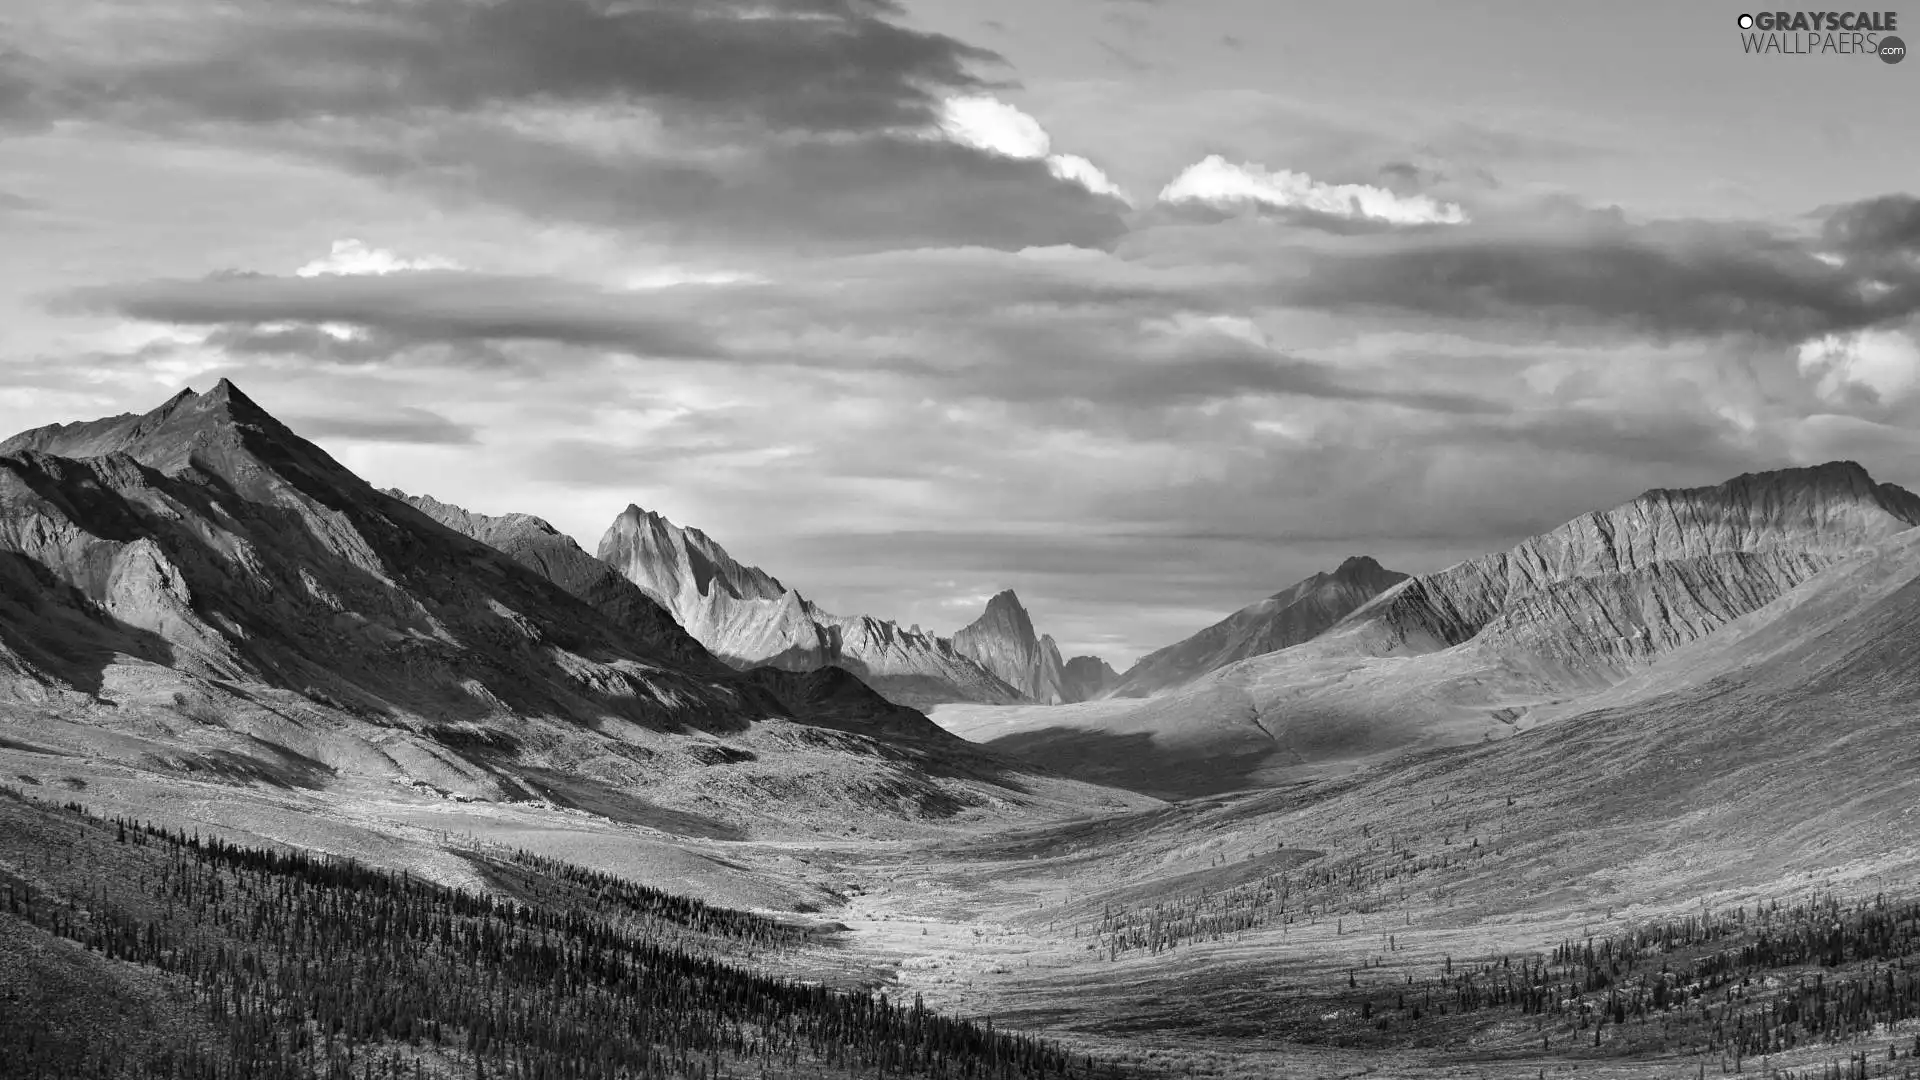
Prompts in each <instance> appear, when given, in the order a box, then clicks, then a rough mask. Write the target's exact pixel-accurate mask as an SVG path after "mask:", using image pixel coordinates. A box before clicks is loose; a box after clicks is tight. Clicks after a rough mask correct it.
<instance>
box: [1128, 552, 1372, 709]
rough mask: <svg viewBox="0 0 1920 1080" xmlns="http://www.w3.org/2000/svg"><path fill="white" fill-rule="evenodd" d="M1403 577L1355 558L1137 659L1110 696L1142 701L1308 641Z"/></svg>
mask: <svg viewBox="0 0 1920 1080" xmlns="http://www.w3.org/2000/svg"><path fill="white" fill-rule="evenodd" d="M1406 577H1407V575H1405V574H1402V573H1400V572H1399V571H1397V570H1388V569H1386V568H1385V567H1383V566H1381V565H1380V564H1379V563H1377V562H1375V561H1374V560H1373V559H1372V558H1371V557H1369V556H1366V555H1356V556H1354V557H1352V558H1349V559H1347V560H1346V561H1345V562H1343V563H1341V564H1340V565H1339V567H1337V568H1336V569H1335V570H1334V571H1333V572H1332V573H1330V574H1329V573H1319V574H1315V575H1313V576H1312V577H1309V578H1306V579H1304V580H1301V581H1297V582H1295V583H1294V584H1292V585H1289V586H1288V587H1287V588H1285V589H1282V590H1281V591H1279V592H1277V593H1274V594H1273V595H1272V596H1270V597H1268V598H1266V599H1265V600H1261V601H1259V602H1258V603H1254V604H1249V605H1247V606H1246V607H1243V608H1241V609H1240V610H1239V611H1236V612H1234V613H1233V614H1232V615H1229V616H1227V617H1226V618H1225V619H1222V620H1220V621H1219V622H1217V623H1214V624H1213V625H1212V626H1209V627H1207V628H1206V629H1205V630H1202V631H1200V632H1199V633H1197V634H1195V635H1193V636H1192V637H1190V638H1187V639H1186V640H1185V641H1181V642H1178V643H1176V644H1173V645H1169V646H1167V647H1166V648H1164V649H1159V650H1157V651H1155V652H1151V653H1148V654H1147V655H1146V656H1143V657H1141V658H1140V661H1139V662H1138V663H1136V664H1134V665H1133V666H1132V667H1131V668H1128V669H1127V672H1126V674H1125V675H1123V676H1121V677H1120V680H1119V684H1118V685H1117V686H1115V687H1114V688H1113V690H1112V696H1114V697H1146V696H1148V695H1150V694H1154V693H1157V692H1159V691H1161V690H1165V689H1167V688H1169V687H1174V686H1183V685H1185V684H1187V683H1190V682H1192V681H1193V680H1195V679H1197V678H1199V677H1200V676H1202V675H1205V674H1207V673H1208V672H1210V671H1217V670H1219V669H1220V668H1223V667H1226V666H1227V665H1228V664H1231V663H1234V662H1235V661H1239V660H1245V659H1247V658H1248V657H1250V656H1260V655H1263V654H1265V653H1270V652H1275V651H1277V650H1280V649H1285V648H1288V647H1289V646H1293V645H1298V644H1300V643H1301V642H1303V641H1309V640H1311V639H1313V638H1315V637H1317V636H1319V635H1320V634H1321V633H1322V632H1324V631H1325V630H1327V629H1328V628H1329V627H1331V626H1333V625H1334V624H1335V623H1337V622H1339V621H1340V620H1341V619H1343V618H1345V617H1346V616H1347V615H1348V613H1350V612H1352V611H1353V610H1354V609H1355V608H1357V607H1359V606H1360V605H1361V604H1364V603H1366V602H1367V601H1368V600H1371V599H1373V597H1375V596H1376V595H1378V594H1379V593H1381V592H1383V591H1385V590H1386V589H1388V588H1391V587H1392V586H1394V585H1396V584H1398V583H1399V582H1401V581H1404V580H1405V579H1406Z"/></svg>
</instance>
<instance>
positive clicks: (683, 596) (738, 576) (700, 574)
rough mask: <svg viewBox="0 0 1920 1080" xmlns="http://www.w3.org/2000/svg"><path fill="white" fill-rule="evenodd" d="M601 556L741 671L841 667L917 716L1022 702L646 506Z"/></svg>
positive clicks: (983, 672)
mask: <svg viewBox="0 0 1920 1080" xmlns="http://www.w3.org/2000/svg"><path fill="white" fill-rule="evenodd" d="M599 557H600V559H601V560H602V561H603V562H605V563H606V564H607V565H609V566H611V567H613V568H614V569H615V570H616V571H618V572H619V573H620V574H621V575H622V576H623V577H625V578H626V579H627V580H628V581H630V582H632V583H633V584H634V585H636V586H638V587H639V588H640V589H641V590H643V591H644V592H646V593H647V594H648V595H649V596H652V597H654V598H655V599H657V600H659V601H660V603H661V604H663V605H664V606H665V607H666V608H667V610H668V611H670V612H672V614H673V617H674V618H675V619H677V620H678V621H679V623H680V625H681V626H683V627H685V628H686V629H687V631H688V632H689V633H690V634H692V635H693V636H694V637H695V638H697V639H699V640H700V642H701V643H702V644H704V645H705V646H706V647H707V648H708V649H709V650H711V651H712V653H713V654H714V655H715V656H717V657H719V658H720V659H721V660H723V661H725V662H727V663H728V664H731V665H733V666H734V667H736V668H740V669H743V670H744V669H746V668H752V667H762V666H765V667H774V668H781V669H784V670H787V671H802V672H803V671H815V670H819V669H821V668H826V667H841V668H845V669H846V670H847V671H850V672H852V673H853V674H854V675H856V676H858V677H859V678H860V679H861V680H862V681H864V682H865V683H867V685H869V686H871V687H873V688H874V689H875V690H877V691H879V692H880V693H881V694H882V695H884V696H886V697H887V698H888V699H889V700H892V701H895V702H898V703H900V704H903V705H910V706H913V707H915V708H924V707H928V706H931V705H934V704H938V703H941V702H947V701H970V702H981V703H987V704H1007V703H1011V702H1014V701H1018V700H1020V699H1021V695H1020V692H1019V691H1018V690H1017V689H1015V688H1014V687H1012V686H1009V685H1007V684H1006V683H1005V682H1003V681H1002V680H1001V679H999V678H996V677H995V676H994V675H993V674H992V673H991V672H989V671H988V670H987V669H985V668H983V667H982V666H981V665H979V664H977V663H975V662H974V661H973V660H971V659H969V658H968V657H967V656H965V655H964V654H962V653H960V652H959V651H957V650H956V648H955V646H954V644H953V643H952V642H950V641H948V640H947V639H945V638H941V637H938V636H936V635H934V634H930V633H925V632H922V631H921V630H920V629H919V627H917V626H916V627H912V628H904V627H902V626H900V625H899V624H898V623H895V622H893V621H891V620H887V619H876V618H872V617H870V616H865V615H852V616H842V615H834V614H831V613H829V612H826V611H823V610H821V609H820V608H819V607H817V606H816V605H814V604H813V603H812V602H811V601H809V600H807V599H806V598H805V597H803V596H801V595H800V593H799V592H797V591H795V590H791V589H788V588H787V587H786V586H784V585H782V584H781V583H780V581H779V580H778V579H777V578H775V577H773V575H771V574H768V573H767V572H765V571H764V570H761V569H760V568H758V567H754V566H745V565H742V564H741V563H739V562H737V561H736V560H735V559H734V558H733V557H732V556H731V555H729V554H727V552H726V550H725V549H724V548H722V547H721V546H720V545H719V544H718V543H715V542H714V541H713V540H712V539H711V538H710V537H708V536H707V535H706V534H705V533H703V532H701V531H700V530H698V529H693V528H683V527H681V526H679V525H675V524H674V523H673V522H671V521H669V520H667V519H666V518H665V517H662V516H661V515H659V514H656V513H653V512H652V511H649V510H644V509H641V508H640V507H638V506H629V507H627V509H626V510H625V511H623V512H622V513H621V514H620V516H619V517H618V518H616V519H615V520H614V523H613V525H612V526H611V527H610V528H608V530H607V532H606V535H605V536H603V537H602V538H601V540H600V547H599Z"/></svg>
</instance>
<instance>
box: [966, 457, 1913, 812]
mask: <svg viewBox="0 0 1920 1080" xmlns="http://www.w3.org/2000/svg"><path fill="white" fill-rule="evenodd" d="M1915 524H1920V498H1916V497H1915V496H1914V495H1913V494H1911V493H1909V492H1907V491H1905V490H1903V489H1901V488H1898V487H1895V486H1893V485H1888V484H1879V483H1876V482H1875V481H1874V480H1873V479H1872V478H1871V477H1870V476H1868V475H1867V473H1866V471H1865V470H1864V469H1863V468H1861V467H1860V466H1859V465H1857V464H1855V463H1852V462H1833V463H1829V464H1825V465H1819V466H1814V467H1810V468H1800V469H1786V470H1779V471H1774V472H1765V473H1752V474H1747V475H1743V476H1740V477H1736V478H1735V479H1732V480H1729V481H1727V482H1726V483H1723V484H1719V485H1715V486H1712V487H1702V488H1690V489H1680V490H1669V489H1656V490H1653V491H1648V492H1646V493H1644V494H1643V495H1641V496H1639V497H1638V498H1636V499H1634V500H1632V501H1630V502H1628V503H1625V504H1623V505H1621V506H1618V507H1615V508H1614V509H1612V510H1607V511H1597V512H1593V513H1589V514H1585V515H1582V516H1581V517H1579V518H1576V519H1574V520H1573V521H1570V522H1568V523H1566V524H1565V525H1563V526H1561V527H1559V528H1557V529H1554V530H1551V531H1549V532H1546V533H1542V534H1540V535H1538V536H1535V537H1531V538H1529V539H1527V540H1524V541H1522V542H1521V543H1519V544H1517V545H1515V546H1514V547H1513V548H1511V549H1509V550H1507V551H1503V552H1497V553H1493V554H1489V555H1485V556H1480V557H1478V558H1474V559H1469V560H1467V561H1465V562H1462V563H1459V564H1456V565H1455V566H1451V567H1448V568H1447V569H1444V570H1440V571H1437V572H1434V573H1430V574H1422V575H1418V576H1415V577H1412V578H1408V579H1407V580H1405V581H1402V582H1400V583H1399V584H1397V585H1394V586H1392V587H1390V588H1388V589H1386V590H1385V591H1383V592H1381V593H1380V594H1379V595H1377V596H1375V597H1374V598H1373V599H1371V600H1369V601H1367V602H1366V603H1364V604H1362V605H1361V606H1360V607H1359V608H1357V609H1355V610H1354V611H1353V612H1351V613H1350V614H1348V615H1347V616H1346V617H1345V618H1344V619H1342V620H1341V621H1340V622H1339V623H1337V624H1335V625H1334V626H1333V627H1331V628H1329V629H1328V630H1326V631H1324V632H1322V633H1321V634H1320V635H1319V636H1317V637H1315V638H1313V639H1312V640H1310V641H1308V642H1305V643H1303V644H1300V645H1295V646H1292V647H1289V648H1285V649H1281V650H1279V651H1277V652H1271V653H1266V654H1264V655H1260V656H1254V657H1251V658H1249V659H1246V660H1241V661H1238V662H1236V663H1232V664H1229V665H1227V666H1226V667H1223V668H1221V669H1219V670H1217V671H1214V672H1212V673H1210V674H1208V675H1205V676H1203V677H1201V678H1199V679H1197V680H1195V681H1193V682H1192V683H1190V684H1187V685H1185V686H1181V687H1178V688H1175V689H1173V690H1170V691H1167V692H1164V693H1162V694H1159V695H1157V696H1155V697H1154V698H1152V699H1150V700H1148V701H1138V700H1134V701H1129V700H1123V699H1109V700H1107V701H1102V702H1096V703H1092V704H1089V705H1083V706H1073V707H1069V708H1067V709H1056V710H1045V711H1042V710H1025V711H1024V715H1014V714H1012V713H1002V714H1000V715H997V716H995V717H993V718H992V719H991V721H990V722H989V721H988V720H987V719H986V718H984V717H982V716H978V715H971V714H965V713H959V712H955V713H949V714H943V715H942V716H940V717H937V719H940V720H941V721H942V722H943V723H944V724H946V726H948V727H949V729H950V730H955V731H958V732H960V733H962V734H972V735H975V736H978V737H982V738H985V739H987V740H989V741H990V743H991V745H994V746H996V747H999V748H1001V749H1006V750H1010V751H1014V752H1019V753H1022V754H1025V755H1026V756H1028V757H1029V758H1030V759H1031V760H1034V761H1038V762H1050V763H1053V764H1054V765H1056V766H1057V767H1060V768H1062V769H1066V770H1069V771H1071V772H1072V773H1073V774H1074V775H1078V776H1081V777H1083V778H1090V779H1098V780H1100V781H1102V782H1111V783H1122V784H1128V785H1131V786H1134V787H1135V788H1136V789H1138V790H1143V791H1153V792H1156V793H1159V794H1190V793H1195V792H1204V791H1221V790H1229V789H1232V788H1238V787H1245V786H1249V785H1257V784H1264V783H1273V782H1280V781H1284V780H1286V779H1288V778H1290V777H1297V776H1307V775H1316V774H1322V773H1326V772H1330V771H1332V772H1339V771H1346V770H1351V769H1353V768H1356V767H1359V766H1361V765H1365V764H1368V763H1376V762H1380V761H1384V760H1386V759H1388V758H1392V757H1397V756H1400V755H1403V754H1405V753H1407V752H1409V751H1413V750H1418V749H1422V748H1426V747H1435V746H1447V745H1457V744H1460V743H1470V742H1481V741H1486V740H1489V739H1493V740H1497V739H1501V738H1505V737H1508V736H1510V735H1512V734H1514V733H1515V732H1517V731H1521V730H1525V729H1527V728H1529V727H1531V726H1534V725H1535V724H1537V723H1541V722H1545V721H1547V720H1550V719H1552V718H1556V717H1563V716H1568V715H1572V714H1574V713H1578V712H1579V711H1581V707H1582V702H1583V700H1585V699H1587V698H1589V697H1592V696H1593V695H1596V694H1599V693H1601V692H1602V691H1605V690H1607V689H1608V688H1609V687H1612V686H1614V685H1615V684H1618V683H1621V682H1622V681H1623V680H1627V679H1629V678H1631V677H1633V676H1635V675H1636V674H1638V673H1640V672H1642V671H1643V670H1644V669H1645V668H1646V667H1647V666H1648V665H1649V664H1651V663H1652V662H1654V661H1655V660H1657V659H1658V658H1659V657H1661V656H1663V655H1665V654H1667V653H1670V652H1672V651H1673V650H1675V649H1678V648H1681V647H1683V646H1686V645H1688V644H1690V643H1692V642H1697V641H1700V640H1702V639H1707V638H1709V637H1710V635H1712V634H1714V633H1715V632H1716V631H1718V630H1720V629H1721V628H1722V627H1725V626H1727V625H1728V624H1729V623H1730V622H1732V621H1733V620H1735V619H1737V618H1740V617H1741V616H1744V615H1746V614H1748V613H1749V612H1752V611H1755V610H1757V609H1759V608H1761V607H1763V606H1764V605H1767V604H1769V603H1771V602H1773V601H1774V600H1776V599H1778V598H1779V597H1781V596H1783V595H1786V594H1787V593H1789V592H1790V591H1792V590H1794V589H1795V588H1796V587H1798V586H1800V585H1801V584H1802V583H1804V582H1806V581H1808V580H1809V579H1811V578H1813V577H1814V576H1815V575H1816V574H1819V573H1820V572H1822V571H1823V570H1825V569H1827V568H1829V567H1833V566H1835V565H1837V564H1841V563H1844V562H1847V561H1849V560H1852V559H1855V558H1857V557H1860V556H1862V555H1863V554H1865V553H1869V552H1871V551H1873V550H1875V549H1876V545H1880V544H1883V543H1886V542H1888V541H1889V539H1890V538H1892V537H1895V536H1898V535H1900V534H1902V533H1904V532H1905V531H1906V530H1908V529H1910V528H1912V527H1913V526H1914V525H1915Z"/></svg>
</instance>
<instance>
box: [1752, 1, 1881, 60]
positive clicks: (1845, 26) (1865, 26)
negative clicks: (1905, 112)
mask: <svg viewBox="0 0 1920 1080" xmlns="http://www.w3.org/2000/svg"><path fill="white" fill-rule="evenodd" d="M1738 22H1739V24H1740V48H1741V49H1742V50H1744V51H1746V52H1749V53H1760V54H1762V55H1764V54H1768V53H1775V54H1778V55H1781V56H1877V57H1879V58H1880V62H1881V63H1883V64H1897V63H1899V62H1900V61H1902V60H1905V59H1906V58H1907V43H1906V42H1904V41H1901V40H1900V39H1899V38H1898V37H1895V36H1894V33H1893V32H1894V31H1895V30H1897V29H1899V28H1900V13H1899V12H1897V11H1760V12H1755V13H1753V14H1751V15H1742V16H1740V18H1739V20H1738Z"/></svg>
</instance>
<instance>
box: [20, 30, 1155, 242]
mask: <svg viewBox="0 0 1920 1080" xmlns="http://www.w3.org/2000/svg"><path fill="white" fill-rule="evenodd" d="M903 19H904V11H903V9H902V8H901V7H900V6H899V5H897V4H895V3H892V2H889V0H765V2H762V0H714V2H713V3H703V4H686V3H681V2H678V0H631V2H621V3H615V2H612V0H552V2H547V0H485V2H480V0H286V2H268V0H245V2H242V3H238V4H231V5H225V4H213V3H211V2H205V3H202V2H198V0H193V2H190V3H189V4H188V6H187V7H186V8H185V9H184V10H176V9H170V8H167V7H165V6H159V5H155V6H148V5H133V4H125V5H119V6H113V7H110V8H108V9H107V10H106V12H105V13H104V14H102V15H101V16H100V17H98V18H97V19H94V20H92V21H90V22H89V23H88V24H87V27H86V31H87V32H86V33H85V34H79V33H76V32H68V33H65V34H57V33H52V32H48V33H45V34H41V35H40V36H37V37H34V38H31V39H28V40H24V41H23V43H22V45H21V46H20V47H21V48H23V49H30V50H33V51H34V52H35V53H36V55H35V56H34V57H33V63H32V64H30V65H26V66H23V67H22V68H21V70H22V71H24V72H26V73H27V74H26V75H25V76H23V78H26V79H28V81H29V82H30V83H31V85H32V87H33V93H32V96H33V101H34V102H35V105H34V108H35V109H36V110H37V113H36V114H37V115H44V116H45V117H47V118H55V119H67V120H79V121H84V122H88V123H91V124H94V125H101V126H105V127H106V128H107V129H108V130H110V131H124V130H127V129H133V130H138V131H140V132H142V133H143V134H144V135H148V136H157V137H159V138H162V139H164V140H167V141H170V142H173V143H177V144H186V145H198V146H202V147H212V146H218V147H222V148H225V149H227V150H237V149H244V150H250V151H252V152H255V153H264V154H271V155H274V156H279V157H288V158H294V159H300V160H306V161H313V162H321V163H325V164H327V165H330V166H333V167H336V168H344V169H346V170H348V171H350V172H352V173H355V174H358V175H360V176H366V177H373V178H377V179H379V180H381V181H385V182H392V183H396V184H399V185H402V186H403V187H405V188H407V189H410V190H411V191H414V192H423V193H425V194H427V195H428V196H429V197H430V198H431V199H433V200H434V201H437V202H440V203H443V204H447V205H452V206H457V205H459V204H461V203H465V202H470V201H471V200H473V199H474V198H476V197H478V198H480V199H484V200H489V201H492V202H496V203H499V204H502V205H505V206H508V207H511V208H513V209H515V210H517V211H519V212H521V213H523V214H525V215H527V216H529V217H532V218H535V219H538V220H542V221H570V222H578V223H583V224H589V225H594V226H603V227H611V228H617V229H622V230H630V231H633V232H635V233H637V234H640V235H639V238H640V239H642V240H645V241H656V242H662V243H675V244H684V243H703V244H724V245H728V246H732V247H735V248H742V247H755V248H759V249H768V248H780V247H785V246H793V245H802V244H809V245H814V246H816V247H818V248H821V249H833V250H848V249H853V250H871V249H877V248H885V247H891V246H920V245H928V244H953V243H961V244H974V243H981V244H991V245H994V246H999V247H1006V248H1017V247H1021V246H1025V245H1028V244H1034V243H1042V244H1047V243H1077V244H1090V245H1101V244H1107V243H1111V242H1112V241H1113V239H1114V238H1115V237H1117V236H1118V235H1119V234H1120V233H1121V232H1122V231H1123V230H1124V228H1125V226H1124V222H1122V221H1121V220H1120V218H1119V216H1118V213H1117V211H1118V210H1120V209H1124V205H1123V197H1124V193H1122V192H1120V191H1119V189H1118V188H1117V187H1116V186H1115V185H1113V184H1112V183H1111V182H1110V181H1109V180H1107V179H1106V178H1105V177H1104V175H1103V174H1101V173H1100V171H1099V170H1098V169H1097V168H1095V167H1094V166H1093V165H1092V164H1091V163H1090V162H1089V161H1087V160H1086V159H1084V158H1079V157H1067V156H1063V155H1047V154H1043V155H1041V156H1038V157H1034V156H1030V155H1017V154H1007V153H1002V152H998V151H993V150H988V149H983V148H982V147H981V146H979V145H977V141H962V140H957V139H955V138H951V137H947V136H944V135H941V134H940V132H941V122H942V118H943V117H944V116H945V115H946V110H947V108H948V105H947V103H948V102H949V101H951V100H953V99H955V98H967V97H970V96H974V95H977V94H979V93H982V92H984V91H985V90H986V89H987V88H988V83H987V82H986V81H985V80H984V79H983V77H982V76H981V75H980V74H979V70H985V69H991V68H993V67H994V66H996V65H998V64H1000V63H1001V61H1000V58H999V57H998V56H996V55H995V54H993V53H992V52H989V51H987V50H984V49H979V48H975V47H973V46H970V45H967V44H965V43H964V42H961V41H958V40H957V39H953V38H950V37H946V36H944V35H940V34H935V33H927V32H922V31H919V30H915V29H912V28H909V27H907V26H904V25H902V21H903ZM56 21H57V20H49V21H48V24H49V25H53V24H54V23H55V22H56ZM929 133H932V135H933V136H934V137H931V138H930V137H929ZM1050 158H1051V159H1052V160H1049V159H1050Z"/></svg>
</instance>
